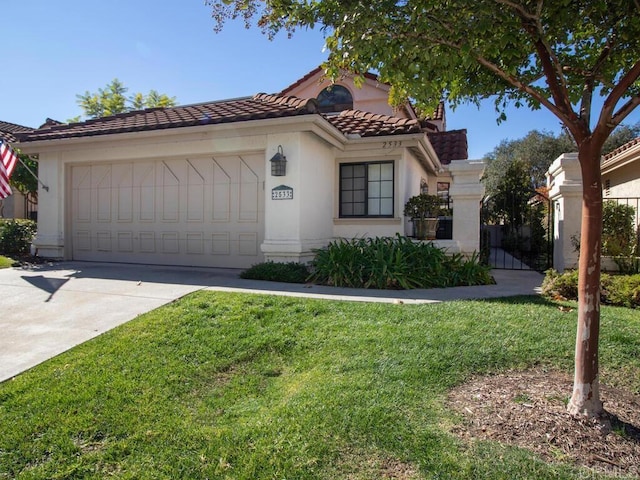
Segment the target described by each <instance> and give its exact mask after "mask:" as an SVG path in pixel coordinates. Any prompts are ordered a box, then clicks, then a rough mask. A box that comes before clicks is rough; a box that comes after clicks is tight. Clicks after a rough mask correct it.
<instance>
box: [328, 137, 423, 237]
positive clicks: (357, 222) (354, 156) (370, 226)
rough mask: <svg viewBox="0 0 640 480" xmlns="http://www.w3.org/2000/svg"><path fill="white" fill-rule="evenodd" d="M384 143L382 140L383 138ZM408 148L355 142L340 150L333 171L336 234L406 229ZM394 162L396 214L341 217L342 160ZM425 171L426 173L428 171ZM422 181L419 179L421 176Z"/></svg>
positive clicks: (368, 234) (388, 232) (385, 233)
mask: <svg viewBox="0 0 640 480" xmlns="http://www.w3.org/2000/svg"><path fill="white" fill-rule="evenodd" d="M380 143H381V142H380ZM405 152H406V149H402V148H395V149H384V148H380V145H379V144H378V143H377V142H376V143H369V144H363V145H362V146H356V147H355V148H352V149H349V150H348V151H345V152H343V153H341V154H340V155H339V156H338V157H337V158H336V159H335V173H334V185H335V188H334V193H333V199H334V207H333V218H334V220H333V225H334V227H333V235H334V237H336V238H359V237H393V236H395V235H396V234H400V235H403V234H404V233H405V227H404V218H403V216H402V209H403V207H404V203H405V188H406V185H407V183H408V178H409V174H410V172H409V166H408V162H407V161H406V158H405V157H404V156H405V155H406V153H405ZM376 161H393V162H394V166H393V169H394V185H393V190H394V199H393V205H394V207H393V208H394V214H393V218H340V212H339V205H340V191H339V190H340V178H339V174H340V171H339V166H340V164H342V163H358V162H376ZM425 175H426V174H425ZM418 182H419V180H418Z"/></svg>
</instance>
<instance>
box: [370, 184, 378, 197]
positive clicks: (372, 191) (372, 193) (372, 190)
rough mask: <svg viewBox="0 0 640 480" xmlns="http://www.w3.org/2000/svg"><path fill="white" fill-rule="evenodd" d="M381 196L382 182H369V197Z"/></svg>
mask: <svg viewBox="0 0 640 480" xmlns="http://www.w3.org/2000/svg"><path fill="white" fill-rule="evenodd" d="M379 196H380V182H369V198H378V197H379Z"/></svg>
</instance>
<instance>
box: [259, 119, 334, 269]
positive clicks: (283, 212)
mask: <svg viewBox="0 0 640 480" xmlns="http://www.w3.org/2000/svg"><path fill="white" fill-rule="evenodd" d="M278 145H281V146H282V147H283V151H284V153H285V156H286V157H287V173H286V176H281V177H274V176H271V175H270V174H269V173H267V177H266V181H265V195H266V198H265V202H266V208H265V241H264V243H263V245H262V250H263V252H264V253H265V257H266V259H267V260H273V261H283V262H287V261H303V262H304V261H308V260H311V258H312V257H313V252H312V251H313V249H315V248H321V247H323V246H325V245H326V244H328V243H329V241H330V240H331V238H332V233H333V231H332V229H333V225H332V221H331V220H332V215H331V214H332V211H333V190H334V185H333V179H334V168H335V165H334V162H333V158H334V157H333V147H332V146H331V145H330V144H328V143H327V142H324V141H323V140H321V139H319V138H318V137H316V136H314V135H313V134H310V133H308V132H300V133H290V134H279V135H270V136H269V138H268V147H267V161H268V159H270V158H271V157H272V156H273V155H274V154H275V152H276V151H277V148H278ZM267 172H270V166H268V169H267ZM280 185H285V186H287V187H290V188H292V189H293V198H292V199H285V200H274V199H272V195H271V192H272V189H273V188H275V187H278V186H280Z"/></svg>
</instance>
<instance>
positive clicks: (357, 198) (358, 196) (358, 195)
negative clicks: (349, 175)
mask: <svg viewBox="0 0 640 480" xmlns="http://www.w3.org/2000/svg"><path fill="white" fill-rule="evenodd" d="M364 193H365V192H364V190H356V191H355V192H353V201H354V202H359V203H364V201H365V195H364Z"/></svg>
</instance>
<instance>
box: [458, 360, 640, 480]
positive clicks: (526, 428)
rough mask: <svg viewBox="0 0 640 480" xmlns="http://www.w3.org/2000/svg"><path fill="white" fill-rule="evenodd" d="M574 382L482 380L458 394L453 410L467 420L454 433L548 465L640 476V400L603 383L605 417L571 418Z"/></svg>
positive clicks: (553, 377) (530, 376)
mask: <svg viewBox="0 0 640 480" xmlns="http://www.w3.org/2000/svg"><path fill="white" fill-rule="evenodd" d="M572 388H573V379H572V378H571V377H569V376H568V375H566V374H565V373H559V372H553V371H551V372H549V371H544V370H542V369H538V370H533V371H526V372H516V371H513V372H508V373H505V374H501V375H492V376H485V377H478V378H475V379H473V380H472V381H470V382H467V383H465V384H463V385H460V386H458V387H457V388H455V389H454V390H452V391H451V392H450V394H449V397H448V404H449V406H450V407H451V408H452V409H453V410H455V411H456V412H458V413H459V414H461V416H462V418H463V421H462V423H461V424H459V425H456V426H454V427H453V433H454V434H456V435H458V436H459V437H461V438H463V439H465V440H466V441H472V440H474V439H484V440H493V441H498V442H501V443H504V444H508V445H513V446H517V447H521V448H525V449H528V450H530V451H532V452H534V453H536V454H537V455H539V456H540V457H542V458H543V459H544V460H546V461H548V462H563V463H572V464H574V465H578V466H583V467H587V468H590V469H593V470H595V471H599V472H605V473H608V474H614V475H619V476H620V475H628V476H638V477H640V396H639V395H634V394H632V393H630V392H627V391H624V390H621V389H616V388H612V387H608V386H606V385H602V384H601V385H600V397H601V399H602V401H603V402H604V407H605V413H604V415H603V416H602V418H599V419H586V418H578V417H574V416H571V415H570V414H569V413H568V412H567V408H566V405H567V402H568V400H569V397H570V396H571V392H572Z"/></svg>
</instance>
